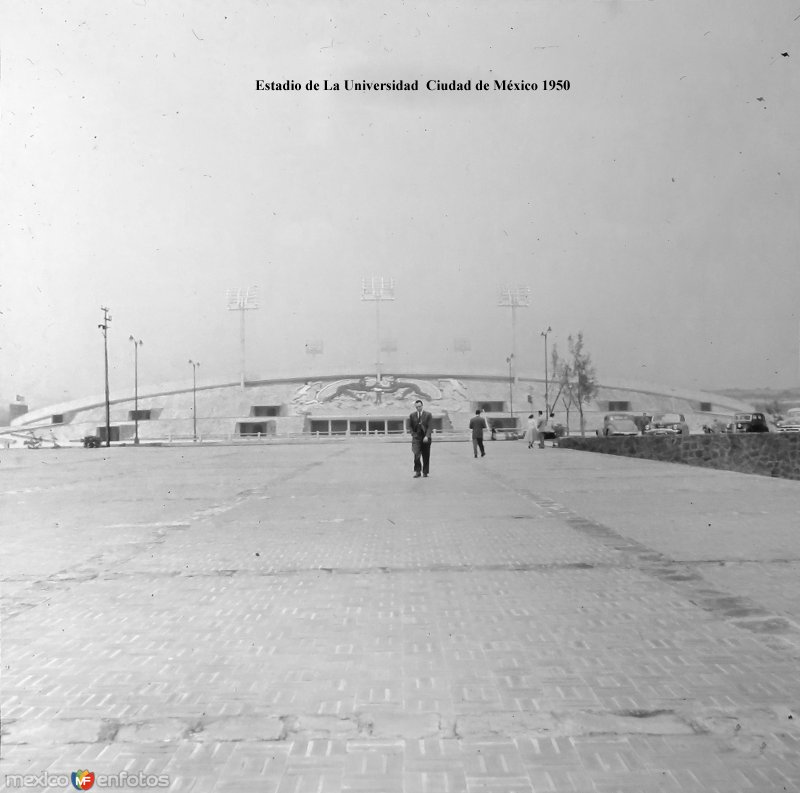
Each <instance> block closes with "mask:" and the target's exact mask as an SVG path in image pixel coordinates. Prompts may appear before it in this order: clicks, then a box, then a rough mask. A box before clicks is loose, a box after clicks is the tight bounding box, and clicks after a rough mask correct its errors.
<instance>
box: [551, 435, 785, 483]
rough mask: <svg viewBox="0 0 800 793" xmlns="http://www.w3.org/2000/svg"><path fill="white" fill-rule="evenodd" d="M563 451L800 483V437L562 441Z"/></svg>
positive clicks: (646, 438) (682, 437)
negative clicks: (659, 461)
mask: <svg viewBox="0 0 800 793" xmlns="http://www.w3.org/2000/svg"><path fill="white" fill-rule="evenodd" d="M558 445H559V447H560V448H562V449H578V450H580V451H586V452H600V453H602V454H617V455H621V456H623V457H639V458H642V459H645V460H661V461H662V462H668V463H684V464H685V465H699V466H702V467H704V468H721V469H723V470H726V471H739V472H740V473H744V474H761V475H763V476H778V477H781V478H783V479H800V433H798V434H796V435H783V434H778V433H731V434H721V435H687V436H681V435H674V436H641V435H638V436H631V437H622V436H621V437H612V438H598V437H586V438H580V437H574V436H573V437H570V438H561V439H560V440H559V442H558Z"/></svg>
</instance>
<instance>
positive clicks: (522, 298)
mask: <svg viewBox="0 0 800 793" xmlns="http://www.w3.org/2000/svg"><path fill="white" fill-rule="evenodd" d="M530 304H531V289H530V287H529V286H504V287H503V288H502V289H501V290H500V299H499V300H498V301H497V305H498V306H501V307H502V308H510V309H511V358H512V363H513V359H514V358H515V357H516V353H517V309H518V308H520V307H523V308H527V307H528V306H530ZM513 377H514V382H516V380H517V373H516V370H515V371H514V373H513Z"/></svg>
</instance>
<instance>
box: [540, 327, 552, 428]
mask: <svg viewBox="0 0 800 793" xmlns="http://www.w3.org/2000/svg"><path fill="white" fill-rule="evenodd" d="M552 330H553V329H552V328H551V327H550V326H549V325H548V326H547V330H543V331H542V332H541V333H540V334H539V335H540V336H544V407H545V413H547V417H548V418H549V417H550V400H549V399H548V390H547V382H548V380H547V334H548V333H550V332H551V331H552Z"/></svg>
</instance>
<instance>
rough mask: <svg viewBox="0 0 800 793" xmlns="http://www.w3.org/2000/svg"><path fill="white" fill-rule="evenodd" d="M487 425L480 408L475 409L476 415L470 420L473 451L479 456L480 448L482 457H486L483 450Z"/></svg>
mask: <svg viewBox="0 0 800 793" xmlns="http://www.w3.org/2000/svg"><path fill="white" fill-rule="evenodd" d="M485 427H486V419H485V418H484V417H483V416H481V412H480V410H476V411H475V415H474V416H473V417H472V418H471V419H470V420H469V428H470V429H471V430H472V452H473V454H474V455H475V457H476V458H477V457H478V449H480V450H481V457H486V452H485V451H484V450H483V430H484V428H485Z"/></svg>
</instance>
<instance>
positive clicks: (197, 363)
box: [189, 358, 200, 443]
mask: <svg viewBox="0 0 800 793" xmlns="http://www.w3.org/2000/svg"><path fill="white" fill-rule="evenodd" d="M189 363H190V364H191V367H192V440H193V441H194V442H195V443H197V367H198V366H200V361H193V360H192V359H191V358H190V359H189Z"/></svg>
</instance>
